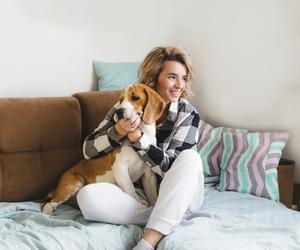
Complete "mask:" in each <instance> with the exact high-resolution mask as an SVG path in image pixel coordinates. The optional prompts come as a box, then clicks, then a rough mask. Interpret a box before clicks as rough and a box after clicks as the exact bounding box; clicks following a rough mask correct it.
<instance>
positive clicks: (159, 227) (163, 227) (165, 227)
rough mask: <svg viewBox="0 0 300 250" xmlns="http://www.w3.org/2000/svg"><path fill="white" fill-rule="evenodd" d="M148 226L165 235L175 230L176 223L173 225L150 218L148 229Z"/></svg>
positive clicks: (147, 226)
mask: <svg viewBox="0 0 300 250" xmlns="http://www.w3.org/2000/svg"><path fill="white" fill-rule="evenodd" d="M147 228H151V229H154V230H156V231H158V232H160V233H162V234H163V235H168V234H170V233H172V232H173V231H174V225H171V224H170V223H168V222H166V221H162V220H159V219H153V218H150V220H149V222H148V223H147V225H146V229H147Z"/></svg>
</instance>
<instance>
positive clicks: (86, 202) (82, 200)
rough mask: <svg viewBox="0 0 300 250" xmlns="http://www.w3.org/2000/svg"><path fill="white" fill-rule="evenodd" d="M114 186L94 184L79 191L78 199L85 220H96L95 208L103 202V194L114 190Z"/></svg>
mask: <svg viewBox="0 0 300 250" xmlns="http://www.w3.org/2000/svg"><path fill="white" fill-rule="evenodd" d="M114 186H115V185H113V184H111V183H94V184H89V185H86V186H84V187H82V188H81V189H80V190H79V192H78V193H77V197H76V199H77V203H78V206H79V208H80V210H81V212H82V214H83V216H84V218H85V219H88V220H91V219H94V218H93V217H94V216H93V214H94V212H93V210H94V209H93V208H94V207H95V205H96V204H98V203H99V202H100V201H103V197H102V196H103V194H104V193H105V192H107V191H108V190H109V189H112V188H114Z"/></svg>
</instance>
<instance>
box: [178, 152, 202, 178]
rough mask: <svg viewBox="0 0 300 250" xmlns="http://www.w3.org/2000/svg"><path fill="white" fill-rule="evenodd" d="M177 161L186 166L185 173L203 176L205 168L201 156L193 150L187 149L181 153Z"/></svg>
mask: <svg viewBox="0 0 300 250" xmlns="http://www.w3.org/2000/svg"><path fill="white" fill-rule="evenodd" d="M177 160H178V161H179V162H182V163H183V164H184V169H185V171H189V172H192V173H194V174H195V173H197V174H200V175H203V166H202V160H201V157H200V155H199V154H198V152H197V151H195V150H193V149H186V150H183V151H182V152H180V154H179V155H178V156H177Z"/></svg>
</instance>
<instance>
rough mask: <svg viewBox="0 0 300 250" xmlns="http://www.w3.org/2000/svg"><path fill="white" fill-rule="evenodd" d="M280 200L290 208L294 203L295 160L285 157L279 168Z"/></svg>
mask: <svg viewBox="0 0 300 250" xmlns="http://www.w3.org/2000/svg"><path fill="white" fill-rule="evenodd" d="M277 172H278V186H279V197H280V202H281V203H283V204H284V205H286V206H287V207H288V208H291V207H292V204H293V193H294V172H295V162H294V161H290V160H286V159H283V160H281V161H280V164H279V166H278V168H277Z"/></svg>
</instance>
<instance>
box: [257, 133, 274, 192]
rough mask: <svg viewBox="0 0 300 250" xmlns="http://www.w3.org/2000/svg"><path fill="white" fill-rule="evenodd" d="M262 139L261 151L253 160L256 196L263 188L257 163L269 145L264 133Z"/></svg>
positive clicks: (266, 134)
mask: <svg viewBox="0 0 300 250" xmlns="http://www.w3.org/2000/svg"><path fill="white" fill-rule="evenodd" d="M264 137H265V138H264V139H265V140H264V144H263V145H262V147H261V149H260V150H259V151H258V152H257V154H256V156H255V158H254V160H253V174H254V176H255V179H256V181H257V188H256V192H255V194H256V195H260V194H261V192H262V190H263V187H264V183H263V180H262V178H261V176H260V174H259V169H258V165H257V163H258V161H259V159H260V158H261V156H262V154H263V153H264V152H265V151H266V149H267V147H268V145H269V144H270V134H269V133H265V134H264ZM258 139H259V137H258Z"/></svg>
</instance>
